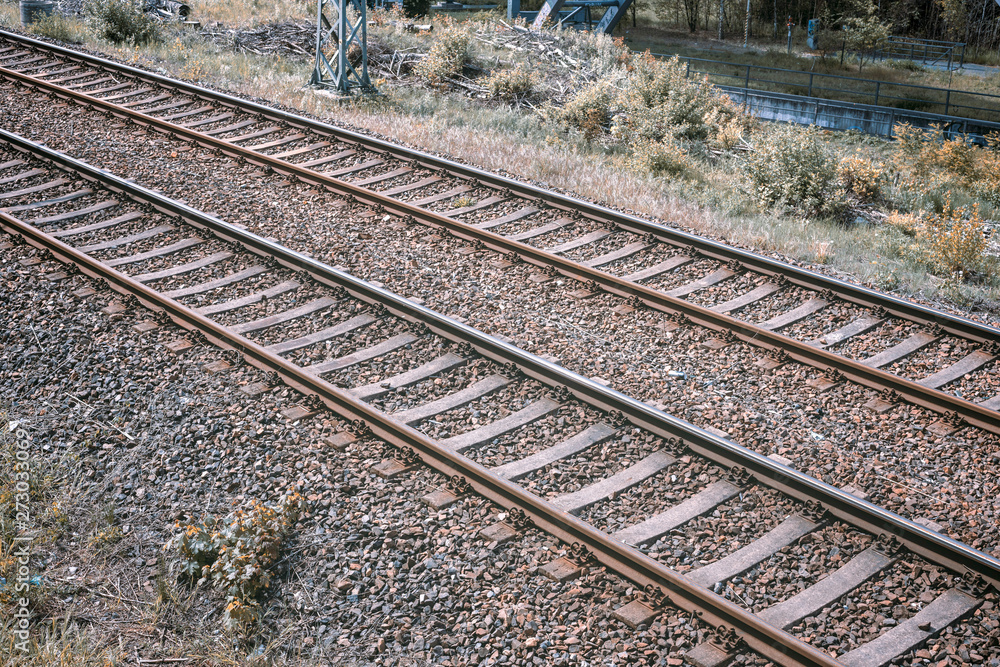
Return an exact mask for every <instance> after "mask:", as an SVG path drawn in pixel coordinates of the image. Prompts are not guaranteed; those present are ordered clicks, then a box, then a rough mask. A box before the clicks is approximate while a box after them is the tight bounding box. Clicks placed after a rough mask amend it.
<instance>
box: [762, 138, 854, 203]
mask: <svg viewBox="0 0 1000 667" xmlns="http://www.w3.org/2000/svg"><path fill="white" fill-rule="evenodd" d="M743 168H744V173H745V175H746V178H747V180H748V181H749V183H750V186H751V188H752V191H753V195H754V196H755V197H756V198H757V200H758V201H759V202H760V203H761V204H762V205H764V206H773V205H775V204H786V205H789V206H792V207H794V208H797V209H799V210H801V211H804V212H807V213H820V214H827V215H832V214H838V213H841V212H842V210H843V207H844V199H843V195H844V193H843V191H839V190H838V189H837V187H836V186H837V168H836V164H835V163H834V161H833V158H832V157H831V155H830V153H829V151H828V150H827V149H826V148H825V147H824V146H823V144H822V143H821V142H820V141H819V137H818V136H817V132H816V130H815V129H813V128H807V129H801V128H794V127H783V128H779V129H777V130H776V131H775V132H774V133H773V134H771V135H770V136H769V137H767V138H766V139H764V138H761V139H760V140H758V142H757V147H756V150H754V151H753V152H752V153H750V156H749V157H748V158H747V160H746V162H745V163H744V165H743Z"/></svg>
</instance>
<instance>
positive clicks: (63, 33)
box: [29, 12, 80, 42]
mask: <svg viewBox="0 0 1000 667" xmlns="http://www.w3.org/2000/svg"><path fill="white" fill-rule="evenodd" d="M29 29H30V30H31V32H33V33H35V34H36V35H41V36H43V37H48V38H50V39H55V40H57V41H60V42H79V41H80V36H79V34H78V31H77V26H76V24H75V23H74V22H73V21H71V20H70V19H68V18H66V17H65V16H64V15H62V14H59V13H58V12H55V13H52V14H50V15H48V16H46V17H44V18H42V19H41V20H39V21H35V22H34V23H32V24H31V26H30V28H29Z"/></svg>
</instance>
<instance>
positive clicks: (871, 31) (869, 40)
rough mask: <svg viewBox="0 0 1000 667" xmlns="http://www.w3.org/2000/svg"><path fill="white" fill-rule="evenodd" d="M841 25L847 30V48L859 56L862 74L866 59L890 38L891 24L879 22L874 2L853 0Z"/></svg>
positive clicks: (859, 67) (870, 0)
mask: <svg viewBox="0 0 1000 667" xmlns="http://www.w3.org/2000/svg"><path fill="white" fill-rule="evenodd" d="M841 23H843V25H844V27H845V28H846V30H847V48H848V49H851V50H852V51H855V52H857V54H858V71H859V72H860V71H861V69H862V68H863V67H864V64H865V58H868V59H871V58H872V56H873V55H874V53H873V52H874V51H875V49H876V48H878V46H879V44H881V43H882V42H884V41H885V40H886V39H888V38H889V24H888V23H883V22H882V21H880V20H879V18H878V7H876V6H875V3H874V2H872V0H853V1H852V2H851V8H850V10H849V11H848V13H846V14H845V16H844V17H843V18H842V19H841Z"/></svg>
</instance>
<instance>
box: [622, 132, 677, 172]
mask: <svg viewBox="0 0 1000 667" xmlns="http://www.w3.org/2000/svg"><path fill="white" fill-rule="evenodd" d="M629 162H630V165H631V167H632V168H633V169H634V170H635V171H638V172H640V173H651V174H654V175H656V176H680V175H681V174H683V173H685V172H686V171H688V170H689V169H690V168H691V161H690V160H689V159H688V156H687V154H686V153H685V152H684V147H683V146H681V145H680V143H679V142H678V141H677V140H675V139H671V138H667V139H663V140H661V141H648V142H643V143H640V144H638V145H636V146H634V147H633V149H632V156H631V158H630V160H629Z"/></svg>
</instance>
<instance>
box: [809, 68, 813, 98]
mask: <svg viewBox="0 0 1000 667" xmlns="http://www.w3.org/2000/svg"><path fill="white" fill-rule="evenodd" d="M813 74H814V73H813V72H809V97H812V96H813Z"/></svg>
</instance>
